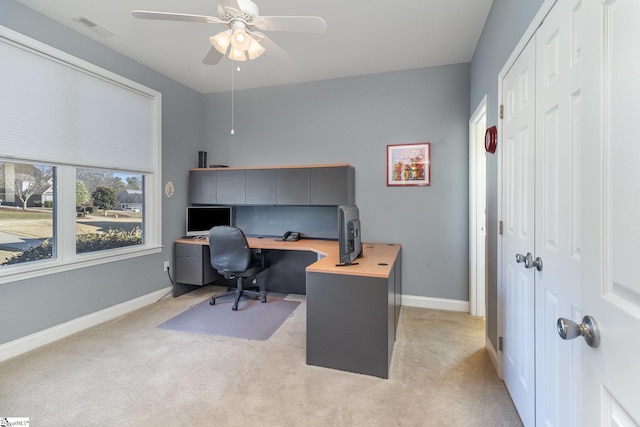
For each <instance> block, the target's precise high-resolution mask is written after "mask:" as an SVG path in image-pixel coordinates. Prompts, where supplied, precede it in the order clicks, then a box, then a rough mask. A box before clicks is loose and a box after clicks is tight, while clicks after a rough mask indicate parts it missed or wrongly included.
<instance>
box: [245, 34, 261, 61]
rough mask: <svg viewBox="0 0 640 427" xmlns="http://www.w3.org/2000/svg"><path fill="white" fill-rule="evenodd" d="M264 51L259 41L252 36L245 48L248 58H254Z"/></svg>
mask: <svg viewBox="0 0 640 427" xmlns="http://www.w3.org/2000/svg"><path fill="white" fill-rule="evenodd" d="M264 52H265V48H264V47H262V45H261V44H260V43H258V42H257V41H256V40H255V39H254V38H251V45H250V46H249V49H248V50H247V55H249V59H256V58H257V57H259V56H260V55H262V54H263V53H264Z"/></svg>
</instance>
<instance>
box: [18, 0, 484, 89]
mask: <svg viewBox="0 0 640 427" xmlns="http://www.w3.org/2000/svg"><path fill="white" fill-rule="evenodd" d="M18 1H19V2H20V3H22V4H24V5H25V6H28V7H30V8H32V9H35V10H37V11H38V12H40V13H42V14H44V15H47V16H48V17H50V18H52V19H54V20H56V21H58V22H61V23H62V24H64V25H66V26H68V27H70V28H72V29H73V30H75V31H78V32H80V33H82V34H84V35H86V36H88V37H90V38H92V39H94V40H96V41H98V42H100V43H102V44H104V45H106V46H108V47H110V48H111V49H113V50H116V51H118V52H120V53H122V54H124V55H126V56H128V57H130V58H133V59H135V60H136V61H138V62H140V63H142V64H144V65H146V66H148V67H150V68H153V69H154V70H157V71H159V72H161V73H162V74H165V75H167V76H169V77H171V78H172V79H174V80H177V81H179V82H181V83H182V84H184V85H186V86H189V87H191V88H193V89H195V90H196V91H198V92H201V93H211V92H224V91H228V90H230V89H231V72H232V64H238V63H235V62H233V63H232V61H230V60H229V59H227V58H225V59H223V60H222V61H221V62H220V63H219V64H218V65H213V66H212V65H204V64H202V59H203V58H204V56H205V54H206V53H207V52H208V51H209V48H210V47H211V45H210V43H209V36H211V35H214V34H216V33H218V32H219V31H221V30H223V29H225V27H222V26H220V25H217V24H200V23H191V22H169V21H151V20H141V19H137V18H134V17H133V16H132V15H131V11H132V10H135V9H141V10H154V11H161V12H177V13H187V14H195V15H212V16H216V8H217V2H216V1H215V0H92V1H90V0H55V1H51V0H18ZM253 1H254V2H255V3H256V4H257V5H258V7H259V8H260V15H276V16H282V15H299V16H305V15H309V16H320V17H322V18H324V20H325V21H326V23H327V28H328V29H327V32H326V33H325V34H303V33H283V32H265V34H266V35H267V36H268V37H269V38H270V39H271V40H273V41H274V42H276V43H277V44H278V45H279V46H280V47H281V48H282V49H284V50H285V51H286V52H287V53H288V54H289V55H290V56H291V57H292V58H293V59H294V60H295V64H289V65H288V66H283V65H282V64H281V63H278V62H276V61H274V60H273V58H272V57H269V52H267V53H265V54H264V55H262V56H261V57H259V58H258V59H256V60H253V61H248V62H243V63H239V64H240V67H241V71H240V73H236V74H235V76H234V88H235V89H246V88H256V87H266V86H273V85H279V84H287V83H297V82H306V81H314V80H324V79H331V78H338V77H347V76H356V75H363V74H373V73H381V72H387V71H397V70H408V69H414V68H422V67H432V66H438V65H446V64H457V63H463V62H469V61H470V60H471V56H472V55H473V51H474V50H475V47H476V44H477V42H478V38H479V37H480V32H481V31H482V28H483V26H484V23H485V21H486V18H487V15H488V14H489V9H490V8H491V3H492V1H493V0H388V1H380V0H253ZM79 16H84V17H86V18H88V19H89V20H91V21H93V22H95V23H96V24H98V25H100V26H102V27H104V28H106V29H107V30H109V31H111V32H112V33H113V34H114V35H113V36H110V37H103V36H101V35H98V34H96V33H94V32H93V31H91V30H89V29H88V28H87V27H85V26H83V25H81V24H79V23H78V22H77V21H75V20H73V18H75V17H79Z"/></svg>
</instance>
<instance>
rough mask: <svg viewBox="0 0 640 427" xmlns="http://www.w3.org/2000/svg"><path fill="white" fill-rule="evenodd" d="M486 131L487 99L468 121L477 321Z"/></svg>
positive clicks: (482, 276) (482, 295) (472, 302)
mask: <svg viewBox="0 0 640 427" xmlns="http://www.w3.org/2000/svg"><path fill="white" fill-rule="evenodd" d="M486 127H487V95H485V96H483V97H482V100H481V101H480V104H478V107H477V108H476V111H475V112H474V113H473V115H472V116H471V119H469V314H471V315H472V316H479V317H484V316H485V313H486V262H487V258H486V245H487V239H486V230H487V227H486V206H487V200H486V194H487V168H486V155H485V151H484V150H483V149H482V148H481V147H484V133H485V130H486Z"/></svg>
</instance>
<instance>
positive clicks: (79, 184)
mask: <svg viewBox="0 0 640 427" xmlns="http://www.w3.org/2000/svg"><path fill="white" fill-rule="evenodd" d="M143 188H144V186H143V175H139V174H124V173H113V172H104V171H99V170H96V169H80V168H78V169H76V204H75V206H76V253H77V254H81V253H86V252H95V251H102V250H108V249H115V248H121V247H125V246H134V245H141V244H143V238H142V230H143V229H144V227H143V205H144V190H143Z"/></svg>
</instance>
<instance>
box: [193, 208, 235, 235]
mask: <svg viewBox="0 0 640 427" xmlns="http://www.w3.org/2000/svg"><path fill="white" fill-rule="evenodd" d="M231 222H232V209H231V207H230V206H189V207H187V236H204V235H207V234H209V230H211V229H212V228H213V227H215V226H216V225H233V224H232V223H231Z"/></svg>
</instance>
